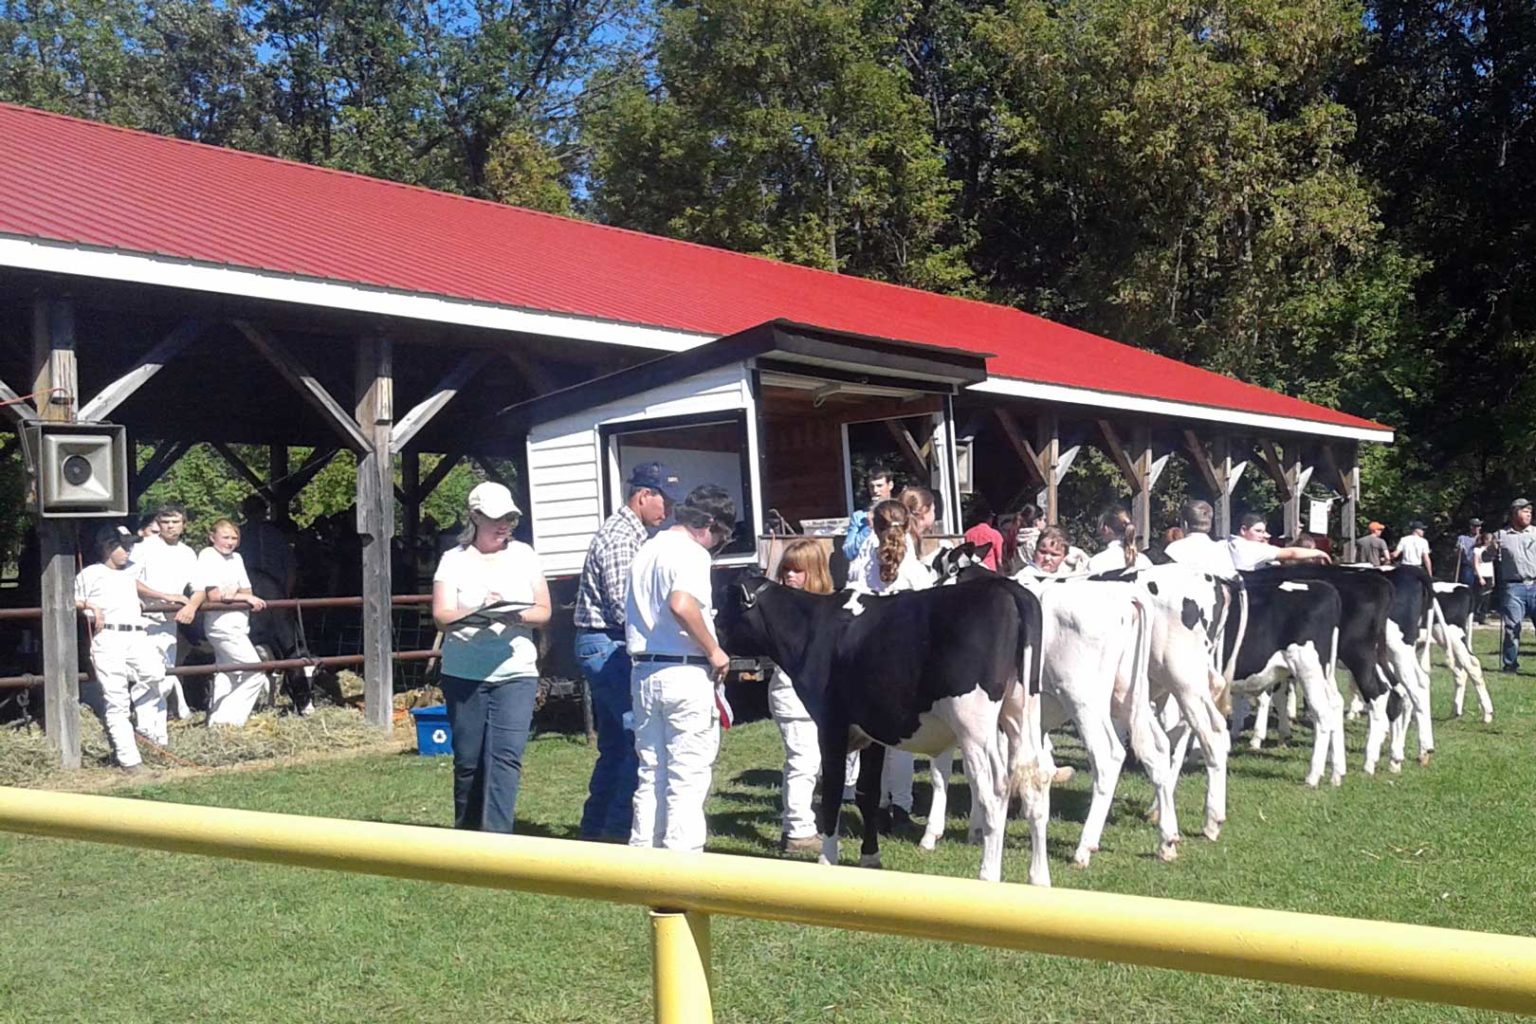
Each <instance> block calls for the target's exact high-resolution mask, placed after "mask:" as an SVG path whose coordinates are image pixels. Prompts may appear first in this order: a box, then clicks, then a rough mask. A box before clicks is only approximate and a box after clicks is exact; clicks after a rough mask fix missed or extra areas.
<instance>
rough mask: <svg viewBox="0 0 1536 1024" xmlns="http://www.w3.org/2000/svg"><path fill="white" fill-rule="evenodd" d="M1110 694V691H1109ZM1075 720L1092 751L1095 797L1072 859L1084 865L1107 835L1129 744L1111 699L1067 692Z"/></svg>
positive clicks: (1075, 862)
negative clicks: (1084, 697) (1125, 743)
mask: <svg viewBox="0 0 1536 1024" xmlns="http://www.w3.org/2000/svg"><path fill="white" fill-rule="evenodd" d="M1106 696H1107V694H1106ZM1062 700H1063V703H1065V704H1067V706H1068V708H1069V709H1070V711H1071V714H1072V720H1073V721H1074V722H1076V723H1077V732H1078V736H1079V737H1080V738H1081V739H1082V741H1083V747H1084V748H1085V750H1086V752H1087V755H1088V767H1089V769H1090V770H1091V771H1092V772H1093V797H1092V801H1091V802H1090V803H1089V805H1088V817H1087V819H1086V820H1085V821H1084V822H1083V836H1082V839H1081V840H1079V842H1078V844H1077V852H1076V853H1075V854H1074V855H1073V857H1072V863H1073V864H1075V865H1076V866H1078V867H1080V868H1085V867H1087V866H1088V863H1089V861H1091V860H1092V859H1093V855H1094V853H1096V852H1097V851H1098V849H1099V840H1100V839H1101V838H1103V835H1104V822H1105V820H1106V819H1108V817H1109V807H1110V804H1111V802H1112V801H1113V800H1114V796H1115V786H1116V785H1118V784H1119V782H1120V769H1121V767H1122V766H1123V765H1124V764H1125V747H1123V746H1121V744H1120V737H1119V736H1118V735H1116V733H1115V726H1114V722H1113V721H1112V719H1111V718H1110V712H1109V708H1108V707H1107V706H1104V705H1105V704H1107V701H1097V700H1096V701H1094V702H1093V703H1092V704H1091V705H1090V704H1089V703H1088V702H1087V701H1083V700H1074V699H1070V698H1068V697H1067V696H1065V695H1063V697H1062Z"/></svg>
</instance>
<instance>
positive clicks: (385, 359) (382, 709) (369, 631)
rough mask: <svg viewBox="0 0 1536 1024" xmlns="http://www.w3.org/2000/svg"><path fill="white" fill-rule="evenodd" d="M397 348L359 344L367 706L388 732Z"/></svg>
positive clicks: (381, 341) (385, 342)
mask: <svg viewBox="0 0 1536 1024" xmlns="http://www.w3.org/2000/svg"><path fill="white" fill-rule="evenodd" d="M394 404H395V403H394V349H393V343H392V342H391V341H390V340H389V339H388V338H363V339H360V340H359V341H358V343H357V427H358V429H359V431H360V432H361V433H362V435H363V436H364V437H366V438H367V440H368V448H367V449H366V450H364V451H363V453H362V454H361V455H360V456H359V457H358V460H357V532H358V534H359V536H360V538H361V539H362V542H363V694H364V696H363V708H364V713H365V715H366V717H367V720H368V723H369V724H370V725H375V726H378V727H379V728H380V729H383V730H384V731H386V732H388V731H389V729H390V727H391V723H392V721H393V716H394V706H393V703H392V702H393V699H394V692H395V685H394V659H393V658H392V657H391V654H392V652H393V649H394V631H393V629H392V628H391V620H390V600H389V599H390V593H391V589H392V588H391V581H390V541H391V540H392V539H393V538H394V535H395V488H394V478H395V469H394V457H393V455H392V454H391V453H390V448H389V433H390V428H391V426H392V425H393V423H394V415H395V413H394Z"/></svg>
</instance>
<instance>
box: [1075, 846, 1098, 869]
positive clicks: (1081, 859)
mask: <svg viewBox="0 0 1536 1024" xmlns="http://www.w3.org/2000/svg"><path fill="white" fill-rule="evenodd" d="M1092 860H1093V851H1092V850H1078V851H1077V853H1075V854H1073V855H1072V866H1073V867H1075V868H1086V867H1087V866H1088V864H1089V863H1090V862H1091V861H1092Z"/></svg>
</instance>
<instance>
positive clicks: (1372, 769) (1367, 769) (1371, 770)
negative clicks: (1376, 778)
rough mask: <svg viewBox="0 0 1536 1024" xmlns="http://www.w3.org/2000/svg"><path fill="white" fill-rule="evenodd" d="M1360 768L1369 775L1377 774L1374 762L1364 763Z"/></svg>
mask: <svg viewBox="0 0 1536 1024" xmlns="http://www.w3.org/2000/svg"><path fill="white" fill-rule="evenodd" d="M1360 770H1361V771H1362V772H1364V773H1365V774H1367V775H1375V774H1376V766H1375V765H1373V764H1368V765H1363V766H1361V768H1360Z"/></svg>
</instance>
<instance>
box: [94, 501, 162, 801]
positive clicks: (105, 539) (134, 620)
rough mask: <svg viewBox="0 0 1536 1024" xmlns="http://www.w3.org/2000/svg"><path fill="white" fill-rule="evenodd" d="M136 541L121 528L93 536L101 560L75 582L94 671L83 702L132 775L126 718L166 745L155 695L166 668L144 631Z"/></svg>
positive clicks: (134, 755)
mask: <svg viewBox="0 0 1536 1024" xmlns="http://www.w3.org/2000/svg"><path fill="white" fill-rule="evenodd" d="M137 540H138V534H136V533H134V532H133V531H132V530H129V529H128V528H127V527H125V526H103V527H102V528H101V529H100V530H98V531H97V533H96V548H97V552H98V553H99V554H100V556H101V561H99V562H97V563H96V564H95V565H91V566H87V567H86V568H85V569H83V570H81V572H80V575H78V576H76V577H75V607H76V608H78V609H79V610H80V611H82V612H84V613H85V615H86V619H87V621H88V623H89V625H90V629H91V665H92V667H93V669H94V670H95V672H94V675H95V680H94V681H93V683H92V684H91V685H89V686H88V687H87V688H86V697H87V703H88V704H90V705H91V706H92V708H93V710H95V711H96V713H97V714H98V715H99V716H100V717H101V720H102V724H103V726H105V728H106V730H107V740H108V742H110V743H111V744H112V755H113V757H114V758H116V760H117V763H118V766H119V767H121V768H123V769H124V770H125V771H136V770H137V769H138V767H139V765H140V764H141V763H142V762H143V760H144V759H143V756H142V755H141V754H140V753H139V744H138V741H137V740H136V739H135V738H134V728H133V722H132V720H131V719H130V717H129V716H130V713H131V714H132V716H133V717H134V718H136V719H137V720H138V727H139V732H141V733H143V734H144V735H145V736H146V737H148V738H149V739H151V740H153V741H154V742H156V743H158V744H160V745H162V746H164V745H165V744H166V743H167V742H169V737H168V736H167V735H166V727H165V698H164V697H163V696H162V695H161V693H160V683H161V681H162V680H163V679H164V678H165V665H164V663H163V662H162V661H161V659H160V651H159V649H158V648H156V647H155V645H154V644H153V643H152V642H151V641H150V639H149V636H148V634H147V633H146V632H145V627H146V626H147V625H148V624H149V623H148V621H147V620H146V619H145V618H144V613H143V610H142V608H141V606H140V604H139V583H138V572H137V570H135V569H134V568H133V563H132V562H131V561H130V560H129V553H130V551H131V550H132V548H133V545H134V542H135V541H137Z"/></svg>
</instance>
